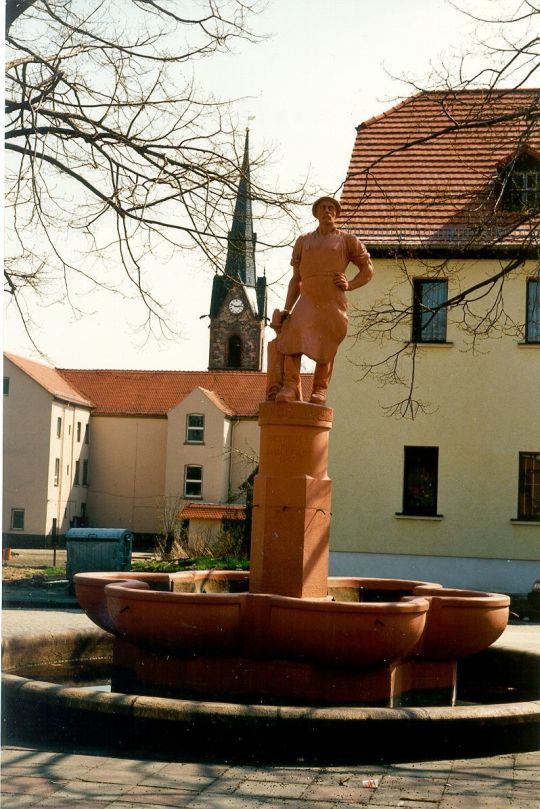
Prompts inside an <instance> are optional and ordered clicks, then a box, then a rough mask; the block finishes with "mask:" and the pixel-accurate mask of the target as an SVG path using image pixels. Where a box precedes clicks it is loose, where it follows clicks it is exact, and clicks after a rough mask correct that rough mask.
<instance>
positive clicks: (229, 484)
mask: <svg viewBox="0 0 540 809" xmlns="http://www.w3.org/2000/svg"><path fill="white" fill-rule="evenodd" d="M239 421H240V419H239V418H238V417H237V418H235V419H231V429H230V433H229V470H228V473H227V491H228V497H227V500H229V502H230V500H231V496H232V489H231V471H232V454H233V434H234V427H235V425H236V424H238V422H239Z"/></svg>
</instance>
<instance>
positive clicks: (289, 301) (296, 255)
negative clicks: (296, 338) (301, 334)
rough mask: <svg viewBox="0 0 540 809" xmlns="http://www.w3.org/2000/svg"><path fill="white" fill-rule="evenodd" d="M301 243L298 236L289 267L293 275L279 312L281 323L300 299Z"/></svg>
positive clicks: (301, 240) (301, 239)
mask: <svg viewBox="0 0 540 809" xmlns="http://www.w3.org/2000/svg"><path fill="white" fill-rule="evenodd" d="M303 243H304V237H303V236H299V237H298V239H297V240H296V243H295V245H294V248H293V253H292V258H291V267H292V268H293V274H292V278H291V280H290V281H289V286H288V287H287V297H286V298H285V306H284V308H283V309H282V311H281V319H282V321H283V320H285V319H286V318H287V317H288V316H289V314H290V311H291V309H292V308H293V306H294V304H295V303H296V301H297V300H298V298H299V297H300V261H301V259H302V245H303Z"/></svg>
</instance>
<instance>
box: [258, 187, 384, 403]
mask: <svg viewBox="0 0 540 809" xmlns="http://www.w3.org/2000/svg"><path fill="white" fill-rule="evenodd" d="M312 212H313V216H314V217H315V218H316V219H317V220H318V221H319V227H318V228H317V229H316V230H315V231H313V233H306V234H304V235H303V236H300V237H299V238H298V239H297V241H296V244H295V245H294V249H293V254H292V259H291V265H292V268H293V275H292V278H291V280H290V282H289V287H288V290H287V298H286V300H285V308H284V309H283V310H282V311H278V310H276V311H275V312H274V317H273V318H272V323H271V326H272V328H274V329H275V330H276V332H277V333H278V334H277V337H276V339H275V340H273V341H272V342H271V343H270V344H269V346H268V387H267V398H268V399H270V400H275V401H276V402H294V401H300V400H301V398H302V396H301V392H300V363H301V360H302V354H305V355H306V356H307V357H310V358H311V359H312V360H315V363H316V367H315V374H314V378H313V392H312V394H311V402H313V403H314V404H325V402H326V392H327V389H328V383H329V381H330V377H331V376H332V369H333V365H334V357H335V355H336V351H337V349H338V346H339V344H340V343H341V341H342V340H343V339H344V338H345V336H346V334H347V322H348V319H347V300H346V297H345V292H349V291H351V290H353V289H358V287H361V286H364V284H367V283H368V281H370V280H371V277H372V275H373V264H372V263H371V258H370V256H369V253H368V252H367V250H366V248H365V247H364V245H363V244H362V243H361V242H360V241H359V240H358V239H357V238H356V236H351V235H349V234H347V233H344V232H342V231H340V230H338V229H337V228H336V219H337V217H338V216H339V214H340V213H341V206H340V204H339V202H338V201H337V200H335V199H333V198H332V197H321V198H320V199H318V200H317V201H316V202H315V203H314V204H313V207H312ZM349 262H352V263H353V264H355V265H356V266H357V267H358V273H357V275H356V276H355V277H354V278H353V279H352V281H348V280H347V278H346V277H345V269H346V268H347V265H348V264H349Z"/></svg>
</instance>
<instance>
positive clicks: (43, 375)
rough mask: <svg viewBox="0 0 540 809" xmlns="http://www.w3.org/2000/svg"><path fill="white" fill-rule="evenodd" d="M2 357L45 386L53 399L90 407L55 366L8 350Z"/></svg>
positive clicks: (89, 403) (88, 401)
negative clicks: (19, 355) (52, 366)
mask: <svg viewBox="0 0 540 809" xmlns="http://www.w3.org/2000/svg"><path fill="white" fill-rule="evenodd" d="M4 357H6V358H7V359H8V360H10V361H11V362H12V363H13V364H14V365H16V366H17V367H18V368H20V369H21V371H24V373H25V374H27V375H28V376H29V377H30V378H31V379H33V380H34V382H37V383H38V385H41V387H42V388H45V390H46V391H48V392H49V393H50V394H51V395H52V396H54V397H55V399H61V400H62V401H64V402H71V403H72V404H77V405H81V406H84V407H92V402H91V401H90V400H89V399H87V398H86V397H85V396H84V395H81V394H80V393H79V392H78V391H77V390H75V388H74V387H72V385H71V384H70V382H69V380H66V379H65V378H64V377H63V376H62V375H61V374H59V373H58V371H57V370H56V369H55V368H51V367H50V366H49V365H43V364H42V363H40V362H34V360H28V359H26V357H18V356H17V355H16V354H10V353H8V352H5V353H4Z"/></svg>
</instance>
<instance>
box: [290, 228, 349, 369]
mask: <svg viewBox="0 0 540 809" xmlns="http://www.w3.org/2000/svg"><path fill="white" fill-rule="evenodd" d="M348 263H349V259H348V256H347V249H346V242H345V237H344V236H343V235H342V234H341V233H339V232H337V233H336V232H334V233H330V234H328V235H326V236H320V235H318V234H317V233H309V234H307V235H306V237H305V238H304V239H303V244H302V255H301V259H300V265H299V273H300V297H299V299H298V301H297V302H296V305H295V306H294V309H293V311H292V313H291V315H290V316H289V317H288V318H287V320H286V321H285V323H284V324H283V327H282V329H281V333H280V334H279V335H278V337H277V343H276V345H277V349H278V351H279V352H280V353H281V354H305V355H306V356H307V357H310V358H311V359H312V360H315V362H321V363H326V362H331V361H332V360H333V359H334V357H335V354H336V351H337V348H338V346H339V344H340V343H341V342H342V340H343V339H344V338H345V337H346V335H347V322H348V318H347V301H346V297H345V293H344V292H343V290H341V289H339V287H337V286H336V285H335V283H334V277H335V276H336V275H338V274H339V273H343V272H345V269H346V268H347V265H348Z"/></svg>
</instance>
